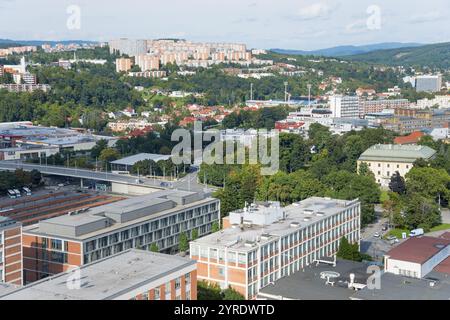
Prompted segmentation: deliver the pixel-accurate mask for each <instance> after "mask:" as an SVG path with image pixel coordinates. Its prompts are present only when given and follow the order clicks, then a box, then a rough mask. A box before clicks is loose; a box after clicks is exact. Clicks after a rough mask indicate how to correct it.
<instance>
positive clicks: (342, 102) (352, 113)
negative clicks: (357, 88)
mask: <svg viewBox="0 0 450 320" xmlns="http://www.w3.org/2000/svg"><path fill="white" fill-rule="evenodd" d="M330 109H331V111H332V112H333V117H334V118H359V114H360V111H359V97H357V96H340V95H335V96H332V97H330Z"/></svg>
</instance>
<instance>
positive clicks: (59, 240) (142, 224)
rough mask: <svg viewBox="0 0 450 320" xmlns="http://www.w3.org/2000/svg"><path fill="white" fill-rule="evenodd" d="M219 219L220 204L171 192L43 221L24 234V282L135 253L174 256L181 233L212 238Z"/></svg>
mask: <svg viewBox="0 0 450 320" xmlns="http://www.w3.org/2000/svg"><path fill="white" fill-rule="evenodd" d="M219 219H220V201H219V200H217V199H214V198H209V197H205V195H203V194H200V193H196V192H186V191H177V190H166V191H161V192H155V193H152V194H150V195H146V196H140V197H136V198H130V199H126V200H123V201H119V202H115V203H113V204H108V205H105V206H101V207H96V208H92V209H89V210H88V211H86V212H85V213H81V214H79V215H74V216H70V215H66V216H61V217H57V218H53V219H49V220H44V221H40V222H39V224H37V225H33V226H29V227H27V228H26V229H24V236H23V237H24V240H23V246H24V278H25V280H26V282H27V283H29V282H32V281H36V280H39V279H42V278H45V277H47V276H49V275H54V274H57V273H60V272H64V271H67V270H68V269H70V268H72V267H74V266H80V265H85V264H87V263H91V262H95V261H97V260H100V259H103V258H106V257H109V256H111V255H113V254H117V253H120V252H122V251H125V250H128V249H132V248H142V249H146V250H150V249H151V248H152V247H155V246H156V247H157V249H158V251H160V252H164V253H174V252H177V251H178V244H179V236H180V234H181V233H185V234H186V235H187V237H188V238H191V237H192V233H193V231H194V230H196V232H197V234H198V236H204V235H207V234H209V233H211V229H212V226H213V224H214V223H218V224H219V223H220V220H219Z"/></svg>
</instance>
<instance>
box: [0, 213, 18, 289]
mask: <svg viewBox="0 0 450 320" xmlns="http://www.w3.org/2000/svg"><path fill="white" fill-rule="evenodd" d="M0 283H12V284H15V285H21V284H22V226H21V224H20V223H19V222H16V221H14V220H12V219H9V218H7V217H2V216H0Z"/></svg>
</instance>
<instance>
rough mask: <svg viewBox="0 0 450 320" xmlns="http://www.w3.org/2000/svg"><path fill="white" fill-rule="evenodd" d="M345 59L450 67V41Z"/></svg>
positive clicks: (358, 55) (389, 63)
mask: <svg viewBox="0 0 450 320" xmlns="http://www.w3.org/2000/svg"><path fill="white" fill-rule="evenodd" d="M345 59H347V60H352V61H363V62H371V63H379V64H388V65H403V66H422V67H423V66H427V67H436V68H443V69H448V68H450V42H446V43H438V44H430V45H424V46H421V47H411V48H401V49H390V50H379V51H373V52H369V53H364V54H357V55H353V56H346V57H345Z"/></svg>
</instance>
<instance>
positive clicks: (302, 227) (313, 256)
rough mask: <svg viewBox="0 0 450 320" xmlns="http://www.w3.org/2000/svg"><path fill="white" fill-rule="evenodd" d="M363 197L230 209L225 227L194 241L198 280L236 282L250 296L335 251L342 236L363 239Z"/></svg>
mask: <svg viewBox="0 0 450 320" xmlns="http://www.w3.org/2000/svg"><path fill="white" fill-rule="evenodd" d="M360 215H361V207H360V202H359V201H358V200H353V201H343V200H335V199H330V198H318V197H313V198H309V199H306V200H303V201H301V202H298V203H295V204H293V205H290V206H288V207H285V208H282V207H280V204H279V203H276V202H271V203H260V204H252V205H250V206H249V207H247V208H245V209H244V210H239V211H235V212H231V213H230V216H229V217H227V218H225V219H224V223H223V225H224V229H223V230H222V231H219V232H216V233H214V234H211V235H209V236H206V237H203V238H200V239H197V240H195V241H192V242H191V243H190V255H191V258H192V259H194V260H196V261H197V272H198V280H199V281H201V280H203V281H207V282H211V283H216V284H218V285H220V286H221V287H222V288H227V287H228V286H231V287H233V288H234V289H235V290H237V291H238V292H240V293H241V294H242V295H243V296H244V297H246V298H247V299H254V298H255V297H256V295H257V293H258V292H259V290H260V289H261V288H264V287H265V286H267V285H269V284H270V283H273V282H274V281H276V280H277V279H280V278H282V277H285V276H288V275H290V274H292V273H294V272H297V271H299V270H301V269H302V268H304V267H306V266H307V265H309V264H311V263H313V262H314V261H316V260H319V259H321V258H322V257H332V256H334V255H335V254H336V252H337V250H338V246H339V242H340V239H341V238H342V237H344V236H345V237H347V239H348V240H349V242H350V243H358V244H359V241H360Z"/></svg>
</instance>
